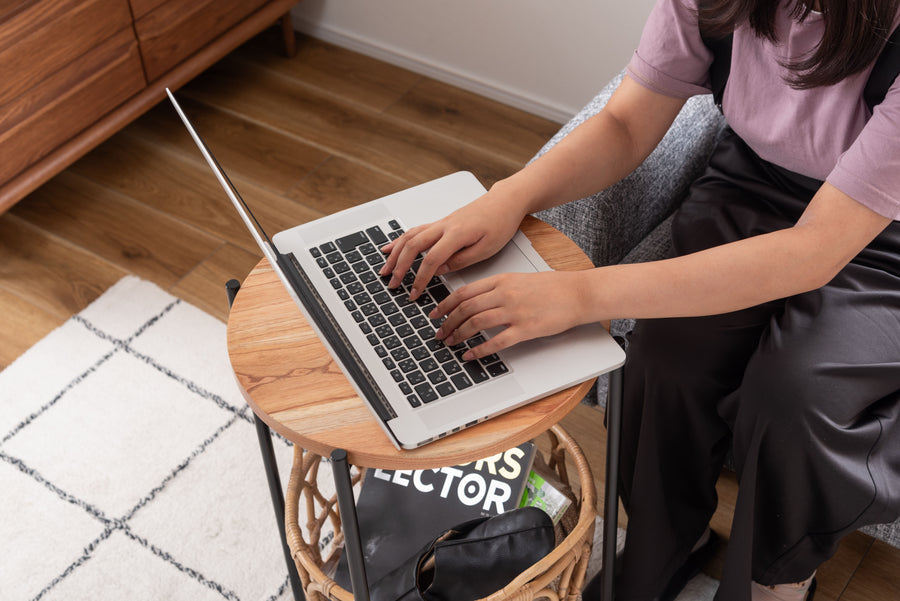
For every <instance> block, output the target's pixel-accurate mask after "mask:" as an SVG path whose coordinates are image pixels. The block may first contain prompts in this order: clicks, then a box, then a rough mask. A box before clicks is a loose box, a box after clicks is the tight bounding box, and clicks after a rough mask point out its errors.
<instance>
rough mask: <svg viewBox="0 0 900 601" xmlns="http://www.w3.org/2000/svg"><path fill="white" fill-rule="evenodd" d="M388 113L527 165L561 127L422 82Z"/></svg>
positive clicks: (442, 85)
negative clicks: (422, 124) (425, 124)
mask: <svg viewBox="0 0 900 601" xmlns="http://www.w3.org/2000/svg"><path fill="white" fill-rule="evenodd" d="M386 114H388V115H391V116H393V117H398V118H401V119H404V120H408V121H411V122H416V123H427V124H428V127H430V128H432V129H434V130H435V131H439V132H441V133H443V134H444V135H446V136H448V137H452V138H460V139H464V140H467V141H468V142H469V143H470V144H474V145H477V146H478V147H479V148H482V149H484V150H488V151H490V152H491V153H493V154H496V155H497V156H502V157H504V158H506V159H508V160H510V161H513V162H515V163H518V164H522V165H524V164H525V163H527V162H528V161H529V160H530V159H531V158H532V157H533V156H534V154H535V153H536V152H537V151H538V150H539V149H540V148H541V147H542V146H543V145H544V143H546V142H547V140H549V139H550V138H551V137H552V136H553V134H555V133H556V132H557V130H559V127H560V126H559V124H557V123H553V122H551V121H548V120H546V119H542V118H541V117H536V116H534V115H530V114H528V113H526V112H525V111H521V110H518V109H515V108H512V107H509V106H505V105H501V104H498V103H496V102H493V101H491V100H488V99H486V98H484V97H482V96H478V95H477V94H473V93H471V92H466V91H463V90H460V89H459V88H456V87H454V86H451V85H448V84H445V83H442V82H439V81H435V80H433V79H423V80H422V81H420V82H419V83H418V84H416V86H415V87H414V88H413V89H412V90H410V91H409V93H407V94H405V95H404V96H403V97H402V98H401V99H400V100H399V101H398V102H397V103H396V104H394V105H392V106H391V107H390V108H389V109H388V110H387V111H386Z"/></svg>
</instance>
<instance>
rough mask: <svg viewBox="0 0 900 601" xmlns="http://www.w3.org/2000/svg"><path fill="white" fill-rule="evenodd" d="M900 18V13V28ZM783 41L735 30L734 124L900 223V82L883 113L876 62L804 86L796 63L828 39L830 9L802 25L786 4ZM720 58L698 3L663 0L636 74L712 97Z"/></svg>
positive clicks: (729, 102)
mask: <svg viewBox="0 0 900 601" xmlns="http://www.w3.org/2000/svg"><path fill="white" fill-rule="evenodd" d="M897 23H900V14H898V15H897V18H896V19H895V22H894V25H895V26H896V25H897ZM776 27H777V35H778V43H777V44H773V43H771V42H770V41H768V40H765V39H763V38H760V37H757V36H756V34H755V33H754V32H753V31H752V30H751V29H750V27H749V25H746V24H745V25H743V26H740V27H738V28H737V29H736V30H735V32H734V43H733V50H732V64H731V74H730V76H729V78H728V84H727V86H726V88H725V95H724V99H723V102H722V105H723V110H724V112H725V117H726V119H727V120H728V124H729V125H730V126H731V128H732V129H734V131H735V132H736V133H737V134H738V135H739V136H740V137H741V138H742V139H743V140H744V141H745V142H746V143H747V144H748V145H749V146H750V147H751V148H752V149H753V150H754V151H755V152H756V153H757V154H758V155H759V156H760V157H762V158H763V159H765V160H767V161H769V162H772V163H775V164H776V165H780V166H782V167H784V168H786V169H789V170H791V171H794V172H797V173H801V174H803V175H806V176H809V177H813V178H816V179H820V180H827V181H828V182H829V183H830V184H831V185H833V186H834V187H836V188H837V189H839V190H841V191H842V192H844V193H845V194H847V195H848V196H850V197H851V198H853V199H855V200H856V201H857V202H860V203H862V204H864V205H865V206H867V207H869V208H870V209H872V210H874V211H876V212H877V213H879V214H881V215H883V216H885V217H889V218H891V219H894V220H900V78H898V79H897V81H895V82H894V83H893V85H892V86H891V88H890V90H889V91H888V93H887V96H886V97H885V99H884V101H883V102H882V103H881V104H879V105H878V106H877V107H875V111H874V114H873V113H872V112H870V111H869V109H868V108H867V107H866V104H865V102H864V100H863V89H864V88H865V85H866V82H867V81H868V79H869V74H870V72H871V70H872V68H871V67H869V68H867V69H866V70H865V71H862V72H860V73H857V74H856V75H853V76H851V77H848V78H846V79H844V80H843V81H841V82H839V83H837V84H835V85H832V86H827V87H817V88H813V89H810V90H795V89H793V88H791V87H790V85H789V84H788V83H787V82H786V81H785V76H787V75H789V74H790V72H789V71H788V69H786V68H785V67H783V66H782V63H784V62H785V61H786V60H789V59H796V58H797V57H800V56H803V55H804V54H805V53H807V52H809V51H810V50H812V49H813V48H814V47H815V46H816V44H817V43H818V42H819V40H820V39H821V38H822V33H823V31H824V22H823V19H822V15H821V14H818V13H812V14H810V15H809V17H807V19H806V20H805V21H803V22H802V23H798V22H797V21H795V20H794V19H792V18H791V17H790V13H789V3H786V2H781V3H780V5H779V9H778V16H777V22H776ZM711 62H712V55H711V53H710V52H709V50H708V49H707V48H706V46H705V45H704V44H703V41H702V40H701V39H700V31H699V29H698V26H697V0H657V3H656V6H655V7H654V8H653V11H652V12H651V13H650V17H649V19H648V20H647V24H646V25H645V27H644V32H643V35H642V36H641V41H640V44H639V46H638V49H637V51H636V52H635V53H634V56H633V57H632V59H631V62H630V63H629V65H628V74H629V75H630V76H631V77H632V79H634V80H635V81H637V82H639V83H641V84H642V85H644V86H646V87H647V88H649V89H651V90H654V91H656V92H659V93H661V94H665V95H667V96H674V97H678V98H688V97H690V96H693V95H696V94H707V93H709V89H710V88H709V66H710V63H711Z"/></svg>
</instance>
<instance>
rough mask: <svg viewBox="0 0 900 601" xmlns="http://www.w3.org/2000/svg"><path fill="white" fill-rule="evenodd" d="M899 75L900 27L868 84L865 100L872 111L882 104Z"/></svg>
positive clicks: (877, 62)
mask: <svg viewBox="0 0 900 601" xmlns="http://www.w3.org/2000/svg"><path fill="white" fill-rule="evenodd" d="M898 75H900V25H898V26H897V28H896V29H895V30H894V33H893V34H891V37H890V38H888V41H887V44H885V46H884V50H882V51H881V54H880V55H878V59H877V60H876V61H875V66H874V67H873V68H872V74H871V75H870V76H869V81H867V82H866V89H865V91H864V92H863V98H864V99H865V101H866V106H868V107H869V110H870V111H871V110H873V109H874V108H875V107H876V106H877V105H879V104H881V101H882V100H884V97H885V96H887V93H888V90H889V89H890V88H891V85H893V83H894V81H895V80H896V79H897V76H898Z"/></svg>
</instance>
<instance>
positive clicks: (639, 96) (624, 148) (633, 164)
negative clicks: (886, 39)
mask: <svg viewBox="0 0 900 601" xmlns="http://www.w3.org/2000/svg"><path fill="white" fill-rule="evenodd" d="M683 104H684V100H682V99H677V98H670V97H667V96H662V95H660V94H657V93H655V92H651V91H650V90H648V89H647V88H644V87H643V86H641V85H639V84H637V83H635V82H634V81H632V80H631V79H630V78H628V77H627V76H626V77H625V78H624V79H623V81H622V83H621V85H620V86H619V88H618V89H617V90H616V91H615V93H614V94H613V96H612V98H610V100H609V102H608V103H607V105H606V107H604V109H603V111H601V112H600V113H598V114H597V115H594V116H593V117H591V118H590V119H588V120H587V121H585V122H584V123H582V124H581V125H580V126H579V127H577V128H575V129H574V130H573V131H572V132H570V133H569V134H568V135H567V136H566V137H565V138H563V139H562V140H560V142H559V143H558V144H556V145H555V146H554V147H553V148H551V149H550V150H549V151H548V152H547V153H546V154H544V155H543V156H541V157H539V158H538V159H536V160H535V161H533V162H532V163H530V164H529V165H527V166H526V167H525V168H523V169H522V170H521V171H519V172H518V173H516V174H514V175H512V176H511V177H509V178H506V179H505V180H501V181H500V182H497V183H496V184H495V188H496V190H494V189H492V192H497V193H499V194H500V195H502V196H504V197H507V198H515V199H516V202H517V203H518V205H519V206H520V207H521V209H522V212H523V214H527V213H533V212H536V211H539V210H541V209H546V208H549V207H552V206H556V205H559V204H564V203H566V202H570V201H573V200H577V199H579V198H583V197H585V196H589V195H590V194H594V193H596V192H598V191H600V190H603V189H605V188H607V187H609V186H611V185H613V184H614V183H616V182H618V181H619V180H620V179H622V178H623V177H625V176H626V175H628V174H629V173H631V172H632V171H634V169H635V168H637V167H638V165H640V164H641V163H642V162H643V161H644V159H645V158H647V156H648V155H649V154H650V153H651V152H652V151H653V149H654V148H655V147H656V145H657V144H658V143H659V141H660V140H661V139H662V137H663V136H664V135H665V133H666V131H667V130H668V128H669V126H670V125H671V124H672V121H673V120H674V119H675V116H676V115H677V114H678V111H679V110H681V107H682V106H683Z"/></svg>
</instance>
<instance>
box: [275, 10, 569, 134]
mask: <svg viewBox="0 0 900 601" xmlns="http://www.w3.org/2000/svg"><path fill="white" fill-rule="evenodd" d="M293 21H294V29H296V30H297V31H299V32H302V33H305V34H307V35H310V36H312V37H314V38H317V39H320V40H322V41H325V42H329V43H331V44H335V45H336V46H340V47H342V48H347V49H348V50H353V51H355V52H359V53H361V54H365V55H366V56H371V57H372V58H376V59H378V60H382V61H384V62H386V63H390V64H392V65H396V66H398V67H402V68H404V69H409V70H410V71H413V72H414V73H419V74H420V75H425V76H427V77H431V78H434V79H436V80H438V81H442V82H444V83H447V84H450V85H453V86H456V87H458V88H461V89H463V90H467V91H469V92H473V93H475V94H479V95H481V96H484V97H486V98H490V99H491V100H496V101H497V102H501V103H503V104H506V105H508V106H511V107H514V108H517V109H520V110H523V111H525V112H528V113H531V114H533V115H537V116H539V117H543V118H545V119H549V120H551V121H554V122H556V123H566V122H567V121H568V120H569V119H571V118H572V115H573V114H574V113H573V111H571V110H569V109H567V108H565V107H561V106H558V105H555V104H553V103H552V102H550V101H546V100H542V99H536V98H533V97H530V96H528V95H526V94H524V93H522V92H521V91H519V90H510V89H508V88H504V87H501V86H498V85H497V84H496V83H493V82H490V81H485V80H484V79H482V78H479V77H477V76H474V75H472V74H471V73H466V72H464V71H460V70H459V69H455V68H453V67H451V66H449V65H444V64H440V63H436V62H433V61H429V60H427V59H424V58H422V57H421V56H415V55H411V54H410V53H409V52H407V51H404V50H402V49H399V48H395V47H392V46H390V45H389V44H386V43H384V42H383V41H382V40H372V39H368V38H366V37H364V36H360V35H359V34H356V33H354V32H348V31H341V30H339V29H338V28H335V27H329V26H323V25H321V24H318V23H314V22H312V21H309V20H306V19H303V18H301V17H298V16H297V15H294V17H293Z"/></svg>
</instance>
